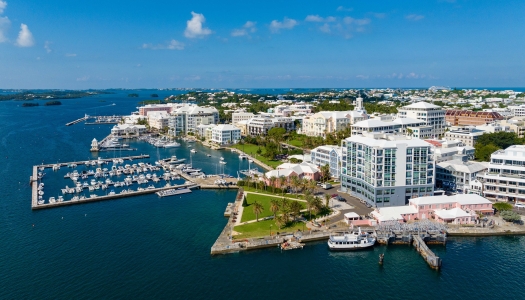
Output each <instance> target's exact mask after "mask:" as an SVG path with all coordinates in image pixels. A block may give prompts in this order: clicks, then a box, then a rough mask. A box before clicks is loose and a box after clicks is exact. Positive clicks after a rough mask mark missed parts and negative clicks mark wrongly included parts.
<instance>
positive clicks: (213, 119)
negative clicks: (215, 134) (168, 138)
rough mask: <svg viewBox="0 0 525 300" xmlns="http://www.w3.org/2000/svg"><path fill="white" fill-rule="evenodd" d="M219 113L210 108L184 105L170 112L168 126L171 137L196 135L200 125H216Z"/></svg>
mask: <svg viewBox="0 0 525 300" xmlns="http://www.w3.org/2000/svg"><path fill="white" fill-rule="evenodd" d="M218 123H219V111H218V110H217V109H216V108H215V107H212V106H197V105H193V104H190V105H184V106H182V107H180V108H178V109H176V110H174V111H172V112H171V117H170V119H169V121H168V126H169V128H170V131H171V132H172V134H173V135H180V134H188V133H189V132H193V133H197V126H198V125H200V124H203V125H209V124H218Z"/></svg>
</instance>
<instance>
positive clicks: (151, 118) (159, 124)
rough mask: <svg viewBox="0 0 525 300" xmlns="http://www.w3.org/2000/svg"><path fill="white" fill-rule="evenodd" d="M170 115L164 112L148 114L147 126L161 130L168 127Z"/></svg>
mask: <svg viewBox="0 0 525 300" xmlns="http://www.w3.org/2000/svg"><path fill="white" fill-rule="evenodd" d="M169 118H170V114H169V113H168V112H166V111H150V112H148V124H149V127H150V128H155V129H163V128H165V127H168V123H169Z"/></svg>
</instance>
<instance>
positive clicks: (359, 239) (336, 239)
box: [328, 228, 376, 251]
mask: <svg viewBox="0 0 525 300" xmlns="http://www.w3.org/2000/svg"><path fill="white" fill-rule="evenodd" d="M375 243H376V238H375V237H373V236H371V235H370V234H369V233H367V232H361V228H359V230H358V232H347V233H343V234H342V235H330V238H329V239H328V247H329V248H330V250H332V251H351V250H361V249H366V248H370V247H372V246H374V244H375Z"/></svg>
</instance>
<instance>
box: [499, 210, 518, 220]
mask: <svg viewBox="0 0 525 300" xmlns="http://www.w3.org/2000/svg"><path fill="white" fill-rule="evenodd" d="M499 215H500V216H501V218H502V219H503V220H505V221H507V222H518V221H521V216H520V215H519V214H518V213H517V212H514V211H508V210H507V211H502V212H501V213H500V214H499Z"/></svg>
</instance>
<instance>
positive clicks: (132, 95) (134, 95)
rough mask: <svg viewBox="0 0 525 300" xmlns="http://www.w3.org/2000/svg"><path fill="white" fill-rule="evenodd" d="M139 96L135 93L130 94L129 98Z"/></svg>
mask: <svg viewBox="0 0 525 300" xmlns="http://www.w3.org/2000/svg"><path fill="white" fill-rule="evenodd" d="M138 96H139V94H135V93H133V94H128V97H132V98H137V97H138Z"/></svg>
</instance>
